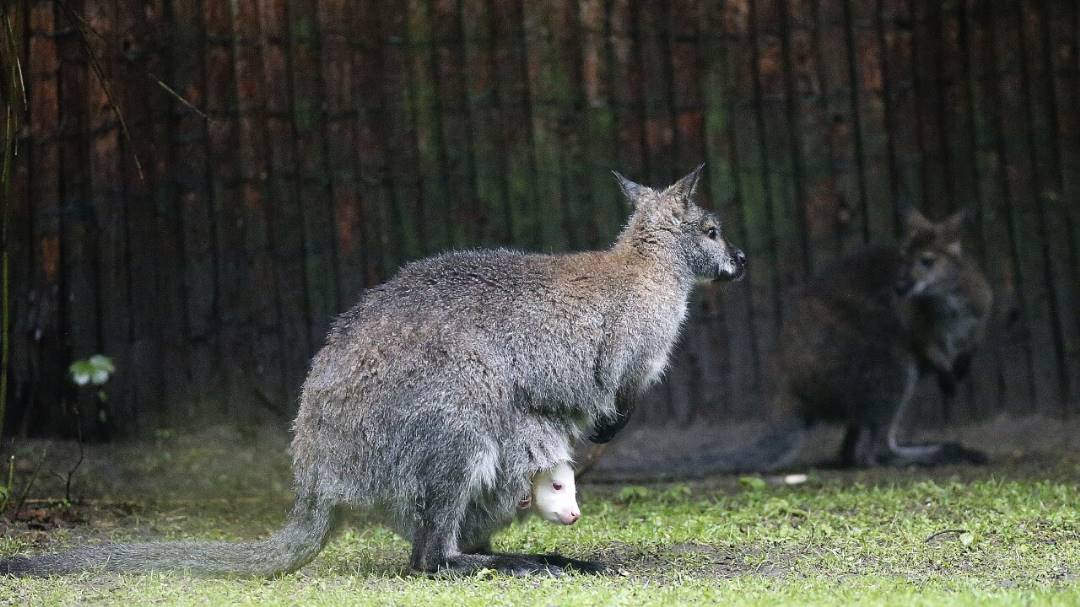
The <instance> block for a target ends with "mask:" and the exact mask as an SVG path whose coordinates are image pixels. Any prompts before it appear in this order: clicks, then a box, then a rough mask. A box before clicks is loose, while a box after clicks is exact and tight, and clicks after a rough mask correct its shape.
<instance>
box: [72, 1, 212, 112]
mask: <svg viewBox="0 0 1080 607" xmlns="http://www.w3.org/2000/svg"><path fill="white" fill-rule="evenodd" d="M60 4H61V5H64V9H65V10H67V11H68V13H70V14H71V16H72V17H73V18H74V19H76V20H77V21H78V22H79V23H81V24H82V27H83V29H84V30H85V31H88V32H90V33H91V34H93V35H94V36H96V37H97V38H98V39H99V40H101V41H102V42H105V43H106V45H107V44H108V43H109V42H111V41H110V40H109V39H108V38H106V37H105V35H104V34H102V33H101V32H99V31H97V30H96V29H94V26H92V25H90V23H89V22H88V21H87V20H86V19H85V18H83V16H82V15H80V14H78V13H77V12H75V11H74V10H72V9H70V8H68V7H67V5H66V3H64V2H61V3H60ZM119 55H120V56H121V57H123V58H124V60H125V61H127V62H128V63H130V64H131V65H133V66H135V67H137V68H139V69H140V70H142V73H143V75H144V76H146V77H147V78H149V79H150V80H153V81H154V83H155V84H157V85H158V86H159V87H161V89H162V90H164V91H165V92H166V93H168V94H169V96H170V97H172V98H173V99H176V100H177V101H179V102H180V103H181V104H182V105H183V106H184V107H186V108H188V109H190V110H191V111H193V112H195V113H196V114H198V115H199V117H200V118H202V119H203V120H205V121H207V122H212V120H211V119H210V117H209V116H207V115H206V112H203V111H202V110H200V109H199V108H198V107H196V106H195V104H193V103H191V102H190V101H188V100H187V99H185V98H184V96H183V95H181V94H180V93H177V92H176V90H175V89H173V88H172V87H171V86H169V85H168V84H165V82H164V81H163V80H162V79H161V78H158V76H157V74H155V73H154V72H151V71H150V70H148V69H146V67H145V66H143V65H142V64H140V63H139V62H137V61H135V60H134V59H132V58H131V57H128V56H127V54H126V53H119Z"/></svg>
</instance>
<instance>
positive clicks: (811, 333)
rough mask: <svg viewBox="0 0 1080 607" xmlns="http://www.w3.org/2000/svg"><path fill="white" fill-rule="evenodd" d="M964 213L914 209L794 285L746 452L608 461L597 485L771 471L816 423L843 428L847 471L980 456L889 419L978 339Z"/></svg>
mask: <svg viewBox="0 0 1080 607" xmlns="http://www.w3.org/2000/svg"><path fill="white" fill-rule="evenodd" d="M961 227H962V215H961V214H959V213H958V214H956V215H953V216H952V217H950V218H948V219H946V220H945V221H943V222H941V223H932V222H930V221H928V220H927V219H926V218H925V217H923V215H922V214H920V213H919V212H918V211H916V210H911V211H910V212H909V213H908V215H907V218H906V226H905V235H904V238H903V239H902V240H901V242H900V243H899V244H898V245H895V246H867V247H865V248H863V249H862V250H860V251H858V252H855V253H853V254H851V255H849V256H847V257H845V258H842V259H840V260H838V262H837V263H835V264H834V265H833V266H832V267H831V268H828V269H826V270H825V272H824V273H822V274H821V275H820V276H818V277H816V278H815V279H813V280H811V281H809V282H808V284H806V285H804V286H803V288H802V289H801V290H800V291H799V292H798V294H797V296H796V302H795V305H794V306H791V308H790V309H791V313H790V315H789V317H788V318H786V319H785V321H784V326H783V328H782V330H781V334H780V338H779V344H778V349H779V361H778V362H779V367H780V370H781V382H779V392H780V395H779V400H780V402H779V405H780V409H781V411H780V414H779V415H778V417H779V418H780V421H779V422H778V424H777V426H776V427H775V428H774V429H773V430H771V431H769V432H768V433H767V434H766V435H765V436H764V437H762V438H761V439H759V440H757V441H755V442H754V443H752V445H751V446H750V447H748V448H745V449H739V450H733V449H731V448H717V449H715V450H709V451H707V452H703V453H697V454H695V455H691V456H689V457H685V458H665V459H663V460H660V461H658V460H655V459H654V460H646V461H642V462H640V463H633V464H630V463H627V464H625V465H624V464H619V463H616V464H615V465H613V466H607V467H605V468H604V469H603V470H602V472H601V474H599V475H598V476H601V477H603V478H604V479H606V480H619V479H624V480H625V479H629V478H633V479H641V478H646V477H649V478H657V477H669V478H677V477H694V476H705V475H709V474H716V473H721V472H747V471H759V472H760V471H768V470H773V469H776V468H779V467H782V466H784V465H785V464H787V463H788V462H789V461H790V460H791V458H792V457H793V456H794V455H795V454H796V453H797V451H798V449H799V447H800V446H801V444H802V440H803V437H804V435H805V434H806V429H807V428H808V427H810V426H811V425H813V424H815V423H817V422H839V423H843V424H845V425H846V426H847V433H846V435H845V438H844V444H843V448H842V450H841V457H840V463H841V465H844V466H849V467H850V466H858V467H865V466H877V465H910V464H920V465H935V464H944V463H954V462H956V463H962V462H967V463H984V462H985V461H986V456H985V455H984V454H982V453H980V452H977V451H973V450H970V449H966V448H964V447H962V446H961V445H958V444H955V443H945V444H929V445H901V444H899V442H898V441H897V429H898V423H899V421H900V419H901V417H902V415H903V412H904V410H905V408H906V407H907V405H908V403H909V402H910V401H911V398H912V394H913V392H914V390H915V386H916V382H917V381H918V379H919V377H920V375H922V374H928V373H929V374H933V375H936V376H937V378H938V381H939V383H940V384H941V385H942V387H943V389H944V390H945V392H946V394H950V393H951V391H952V389H953V388H954V387H955V385H956V381H957V378H958V377H959V376H961V375H963V373H965V372H966V368H967V365H968V361H969V360H970V357H971V355H972V353H973V352H974V350H975V348H976V346H977V345H978V344H979V342H980V341H981V340H982V337H983V335H984V333H985V329H986V323H987V320H988V318H989V317H990V311H991V307H992V304H993V295H992V291H991V289H990V286H989V284H988V283H987V281H986V279H985V277H984V276H983V274H982V272H980V271H979V269H978V267H977V266H976V265H975V263H974V262H973V261H972V260H971V259H969V258H967V257H965V256H964V255H963V254H962V253H963V251H962V246H961Z"/></svg>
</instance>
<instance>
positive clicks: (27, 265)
mask: <svg viewBox="0 0 1080 607" xmlns="http://www.w3.org/2000/svg"><path fill="white" fill-rule="evenodd" d="M32 10H33V3H29V2H22V3H19V5H18V11H17V13H15V14H12V15H11V16H10V18H11V20H12V21H13V22H12V29H13V33H14V39H15V40H17V41H18V47H19V62H20V66H21V69H22V70H23V73H24V75H25V74H26V72H27V70H29V69H30V66H31V63H30V56H29V51H30V47H31V44H32V42H31V39H32V36H34V35H35V34H34V29H33V28H34V25H35V24H34V23H33V21H32V16H31V13H32ZM5 36H6V35H5ZM31 83H32V80H30V81H25V82H24V84H25V86H26V87H27V90H24V91H22V95H24V98H25V99H26V101H27V106H26V107H27V108H28V107H29V105H30V103H32V100H31V99H30V95H31V90H30V86H31ZM20 90H21V86H20ZM24 109H26V108H24ZM28 123H32V121H31V120H30V116H29V115H27V114H26V113H22V112H21V113H20V114H19V124H20V125H21V128H20V130H21V133H20V134H19V137H18V139H17V140H16V144H17V145H18V148H17V150H18V157H19V159H25V158H28V157H29V154H30V152H31V149H32V148H33V139H32V136H31V134H30V130H29V129H28V128H27V126H28ZM10 194H11V198H10V199H9V201H8V205H9V206H8V217H7V224H6V225H7V233H6V236H7V243H6V244H7V251H8V272H9V281H10V282H9V285H10V287H11V289H10V291H9V293H8V297H10V300H9V301H10V306H11V307H10V308H9V310H8V313H9V314H10V316H9V317H8V323H9V324H8V326H7V328H8V333H7V337H8V339H10V342H9V344H8V364H9V366H8V372H9V373H8V377H7V380H8V393H7V397H8V402H9V403H11V404H9V405H8V406H7V407H6V410H5V413H6V415H5V416H4V419H3V420H0V424H2V425H3V426H4V427H5V428H8V429H9V431H17V430H18V428H19V426H20V423H19V422H20V419H19V418H20V417H21V414H22V413H23V411H25V410H26V408H27V398H28V396H29V394H28V391H29V388H30V382H29V381H28V380H29V377H30V362H31V360H30V359H31V356H30V353H31V349H30V344H31V341H30V336H31V331H30V327H29V326H28V322H27V321H28V320H29V311H30V294H31V292H32V287H33V275H34V266H35V264H34V237H33V233H32V231H31V229H30V226H32V225H33V223H32V217H33V212H34V211H33V205H32V202H31V199H30V198H31V187H30V167H29V165H28V163H27V162H16V163H15V165H14V167H13V172H12V175H11V190H10Z"/></svg>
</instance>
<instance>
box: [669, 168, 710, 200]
mask: <svg viewBox="0 0 1080 607" xmlns="http://www.w3.org/2000/svg"><path fill="white" fill-rule="evenodd" d="M704 170H705V163H704V162H703V163H701V164H699V165H698V166H697V168H696V169H694V170H693V171H690V174H688V175H687V176H686V177H683V178H682V179H680V180H678V181H676V182H675V183H673V184H671V185H670V186H668V188H667V189H666V190H664V194H670V195H673V196H674V197H675V198H677V199H679V200H681V201H683V202H685V203H689V202H690V201H691V200H693V198H694V192H695V191H696V190H697V185H698V183H699V182H700V181H701V173H702V171H704Z"/></svg>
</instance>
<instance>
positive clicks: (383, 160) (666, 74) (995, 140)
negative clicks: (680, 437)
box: [8, 0, 1080, 437]
mask: <svg viewBox="0 0 1080 607" xmlns="http://www.w3.org/2000/svg"><path fill="white" fill-rule="evenodd" d="M354 4H355V5H353V4H349V3H346V2H343V1H342V0H234V1H233V2H226V3H221V2H209V1H207V0H170V1H166V0H151V1H150V2H146V3H137V2H134V0H111V1H105V0H81V1H79V2H75V3H72V2H68V3H66V4H65V5H64V6H66V7H70V8H71V9H73V10H74V11H75V12H76V13H78V14H80V15H84V16H85V19H86V22H87V23H88V24H89V25H90V26H93V28H94V29H95V30H98V31H99V34H100V35H98V34H93V33H91V34H90V35H89V36H87V38H86V40H87V43H88V48H89V49H91V50H93V51H94V55H95V56H96V57H97V59H98V61H99V62H100V64H101V67H102V72H103V74H104V75H105V77H106V79H107V80H108V82H109V86H110V89H111V91H112V92H113V93H114V95H113V97H114V101H115V102H116V105H117V107H118V108H119V109H120V111H121V112H123V114H124V117H125V120H126V122H127V124H128V127H129V131H130V132H131V138H130V139H128V138H127V137H126V136H124V135H123V134H122V133H121V130H122V129H121V124H120V122H119V120H118V118H117V115H116V112H115V110H114V109H113V107H112V105H113V104H112V103H110V102H109V100H108V96H107V95H106V93H105V88H104V87H103V86H102V85H101V84H100V83H99V82H98V77H97V76H96V74H95V73H94V69H92V67H91V63H90V61H89V59H88V55H87V54H86V49H84V47H83V41H82V40H83V37H82V36H81V35H79V33H78V29H77V26H76V24H77V22H78V20H74V19H72V18H70V17H69V16H68V14H67V10H68V9H67V8H64V6H61V5H60V4H59V3H55V2H50V1H47V0H27V1H26V2H25V3H23V5H24V6H25V7H26V10H27V13H26V20H25V27H26V34H27V35H26V39H27V42H26V48H25V55H26V64H25V68H26V70H25V73H26V78H27V84H28V87H29V93H30V109H29V114H28V119H29V124H28V127H27V129H26V133H27V135H26V141H25V146H24V149H25V154H24V155H23V158H24V159H25V162H20V164H19V166H18V167H16V169H17V171H16V180H15V183H16V192H20V191H21V192H22V194H21V195H17V196H16V205H15V206H14V208H13V212H12V219H13V224H12V228H13V230H12V241H11V242H12V243H13V246H14V252H13V257H12V260H13V264H14V267H13V268H12V276H13V278H14V279H15V281H16V282H17V283H19V284H18V285H17V293H16V298H15V308H14V313H15V314H14V316H15V317H14V322H13V326H12V328H13V332H14V334H13V339H12V344H13V347H14V351H13V360H12V367H11V370H12V373H13V381H12V383H11V393H9V397H10V398H11V402H12V403H14V404H13V405H12V409H11V413H10V415H9V425H8V427H9V428H10V429H11V430H12V431H25V432H32V433H45V434H65V433H66V434H69V435H70V434H75V433H76V430H75V429H76V426H75V424H74V421H75V418H74V416H73V415H70V412H71V410H73V409H78V410H79V412H80V415H81V416H82V420H81V424H82V427H83V430H84V431H85V432H86V433H87V434H88V435H90V436H97V437H102V436H105V435H106V434H107V432H108V431H113V430H114V429H115V430H117V431H120V432H143V431H145V430H146V429H148V428H150V427H153V426H155V425H157V424H159V423H169V424H172V423H185V422H190V421H193V420H208V419H214V417H215V414H216V415H217V416H221V417H226V418H227V417H229V416H231V417H232V419H233V420H236V421H241V420H245V419H249V418H250V414H251V413H257V412H259V411H265V410H266V409H267V408H269V409H270V410H271V411H273V412H275V415H278V414H284V415H288V414H290V413H291V411H292V410H293V407H295V402H296V401H295V396H296V394H297V392H298V390H299V387H300V384H301V382H302V380H303V377H304V374H305V371H306V368H307V364H308V361H309V359H310V356H311V354H312V353H313V352H314V351H315V349H316V348H318V347H319V345H320V344H321V343H322V341H323V339H324V337H325V335H326V331H327V328H328V326H329V322H330V319H331V318H332V316H333V315H334V314H336V313H338V312H340V311H341V310H343V309H344V308H346V307H348V306H349V305H351V304H352V303H353V302H354V301H355V300H356V299H357V298H358V297H359V296H360V292H361V290H362V289H363V288H365V287H368V286H372V285H375V284H377V283H379V282H381V281H382V280H384V279H386V278H387V277H388V276H390V275H392V274H393V273H394V272H395V271H396V270H397V268H398V267H400V266H401V264H403V263H405V262H407V261H409V260H412V259H416V258H418V257H421V256H423V255H427V254H431V253H434V252H436V251H439V250H443V249H447V248H451V247H454V248H457V247H464V246H473V245H482V246H501V245H505V246H512V247H518V248H523V249H528V250H538V251H560V250H567V249H582V248H595V247H600V246H604V245H605V243H608V242H610V241H611V239H612V238H613V237H614V236H615V235H616V234H617V233H618V231H619V229H620V227H621V226H622V225H623V222H624V221H625V218H626V215H627V213H628V209H627V208H626V207H625V204H624V201H623V200H622V197H621V196H620V195H619V193H618V191H617V188H616V186H615V184H614V181H613V180H612V178H611V177H610V175H609V174H608V170H609V169H615V170H618V171H619V172H621V173H624V174H626V175H627V176H629V177H631V178H633V179H636V180H638V181H642V182H645V183H649V184H653V185H662V184H665V183H669V182H670V181H671V180H672V179H674V178H676V177H679V176H681V175H682V174H684V173H685V172H686V171H687V170H689V169H691V168H692V167H693V166H695V165H696V164H697V163H698V162H701V161H703V160H704V161H706V162H707V173H706V181H705V182H704V183H703V185H702V186H701V194H702V202H703V204H706V205H708V206H711V207H712V208H715V209H717V210H719V211H720V213H721V216H722V217H723V219H724V221H725V226H724V231H725V234H726V235H727V236H728V238H729V239H730V240H731V241H732V242H734V243H735V244H737V245H739V246H742V247H743V248H744V249H746V251H747V252H748V254H749V256H750V259H751V271H750V275H749V277H748V279H747V280H746V281H744V282H742V283H739V284H736V285H729V286H723V287H718V286H713V287H707V288H705V289H703V290H701V291H700V292H699V294H698V296H697V297H696V298H695V299H694V301H693V302H692V303H691V315H690V317H689V321H688V326H687V330H686V339H685V340H684V341H683V342H682V343H681V344H680V345H679V347H678V349H677V350H676V355H675V358H674V360H673V366H672V368H671V371H670V374H669V376H668V379H667V383H666V384H665V385H663V386H661V387H659V388H657V389H656V390H653V391H652V392H651V393H650V394H649V395H648V396H647V397H646V399H645V401H644V403H643V405H642V406H643V409H642V412H641V421H642V422H643V423H668V422H674V423H684V424H685V423H690V422H692V421H693V420H696V419H702V418H709V419H716V420H719V419H727V418H728V417H729V416H734V417H743V418H745V417H760V416H761V415H762V412H763V411H766V410H768V407H769V406H770V405H769V404H768V403H767V402H766V401H767V398H768V395H767V392H768V390H767V389H769V388H772V387H773V386H775V384H776V381H777V378H776V376H775V365H774V361H773V356H774V352H775V351H776V348H777V343H776V340H777V338H778V335H779V331H778V328H779V326H780V324H781V322H782V320H783V316H784V314H783V312H784V310H783V306H784V305H785V302H789V301H793V298H792V297H791V293H792V289H794V288H796V286H797V285H798V284H799V283H800V282H801V281H802V280H803V278H804V277H805V276H806V275H807V274H811V273H814V272H819V271H821V270H823V269H824V268H825V267H826V266H827V264H828V263H829V262H830V261H832V260H833V259H835V258H836V257H837V256H838V255H840V254H843V253H847V252H851V251H853V250H855V249H857V248H858V247H859V246H861V245H862V244H864V243H865V242H866V241H874V242H888V241H891V240H893V239H894V238H895V236H896V235H897V234H898V231H899V229H900V218H901V213H902V210H903V209H904V208H905V207H907V206H914V207H917V208H920V209H922V210H923V211H924V212H925V213H927V214H928V215H929V216H931V217H934V218H939V217H943V216H944V215H946V214H947V213H949V212H951V211H953V210H956V209H958V208H965V209H967V210H969V215H970V217H971V220H970V226H971V232H972V238H971V239H970V242H966V243H965V246H966V247H968V249H967V250H968V252H969V253H971V254H973V255H976V257H977V258H978V259H979V261H980V263H981V264H982V266H983V267H984V269H985V270H986V273H987V276H988V278H989V280H990V282H991V284H992V286H993V288H994V290H995V294H996V296H997V302H998V305H997V308H996V312H995V317H994V319H993V323H992V326H991V329H990V333H989V336H988V342H987V345H986V347H985V348H983V349H982V350H981V352H980V354H979V356H977V357H976V359H975V362H974V367H973V370H972V375H971V379H970V381H969V382H968V383H967V384H966V388H965V393H966V395H967V396H966V397H965V398H962V399H957V400H954V401H953V403H952V406H953V408H952V409H951V410H944V409H942V403H941V402H940V401H939V400H938V397H937V396H936V394H935V388H934V386H933V385H932V383H931V382H925V385H924V387H923V390H922V393H920V398H919V402H920V404H919V405H918V406H917V407H916V408H915V409H914V411H913V413H912V418H913V419H912V420H911V421H912V422H913V423H915V424H936V423H939V422H941V421H944V420H961V419H972V418H979V417H985V416H990V415H993V414H996V413H998V412H1002V411H1005V412H1011V413H1027V412H1033V411H1040V412H1047V413H1061V412H1072V411H1075V410H1076V407H1077V403H1078V402H1080V379H1077V378H1078V375H1080V317H1078V316H1077V315H1076V314H1075V310H1076V309H1077V306H1078V304H1080V250H1078V247H1080V204H1075V202H1076V200H1077V199H1078V196H1080V177H1078V174H1080V110H1077V104H1078V102H1080V52H1078V46H1080V10H1078V9H1077V6H1076V4H1075V2H1069V1H1067V0H1023V1H1021V2H1016V3H994V2H989V1H988V0H964V1H963V2H959V3H956V2H950V3H935V2H930V1H928V0H874V1H873V2H857V1H856V0H795V1H792V2H782V1H780V0H740V1H737V2H735V1H732V2H725V1H723V0H678V1H676V2H671V3H655V2H640V1H638V0H545V1H543V2H526V1H525V0H409V1H408V2H406V3H404V4H401V5H394V4H391V3H377V2H360V3H354ZM151 74H152V75H151ZM155 78H160V79H161V80H162V81H163V82H164V83H165V84H166V85H168V86H170V87H171V88H172V89H173V90H175V92H176V93H177V94H179V95H182V96H183V97H184V98H185V100H186V101H185V102H181V101H179V100H177V99H176V98H175V97H174V96H173V94H172V93H169V92H167V91H165V90H164V89H163V88H161V86H159V84H158V83H157V82H156V81H155ZM188 102H190V104H192V105H194V106H195V107H196V108H200V109H205V110H206V111H207V112H208V114H209V116H210V121H206V120H204V119H203V118H202V117H201V116H200V115H199V114H198V112H197V111H196V110H193V109H191V108H190V107H189V106H188V105H187V104H188ZM136 155H137V156H138V157H139V159H140V160H141V161H142V165H143V173H144V177H145V178H140V177H139V175H138V173H139V171H138V169H137V167H136V165H135V160H134V159H135V157H136ZM20 184H21V185H20ZM19 188H22V190H20V189H19ZM22 285H25V288H22ZM96 352H102V353H105V354H108V355H110V356H113V357H114V358H115V359H116V361H117V366H118V372H117V375H116V377H115V378H114V380H113V382H111V383H110V386H109V392H110V402H109V404H108V409H107V410H106V411H105V422H102V421H100V420H101V418H100V416H99V412H98V411H97V403H96V402H95V401H94V399H93V398H91V397H90V392H89V391H87V390H76V389H75V388H74V387H73V386H72V385H71V384H70V382H69V381H68V380H67V377H66V369H67V366H68V364H69V363H70V362H71V361H72V359H74V358H81V357H84V356H86V355H89V354H92V353H96ZM65 410H67V411H68V413H65ZM207 414H209V416H208V415H207Z"/></svg>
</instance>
